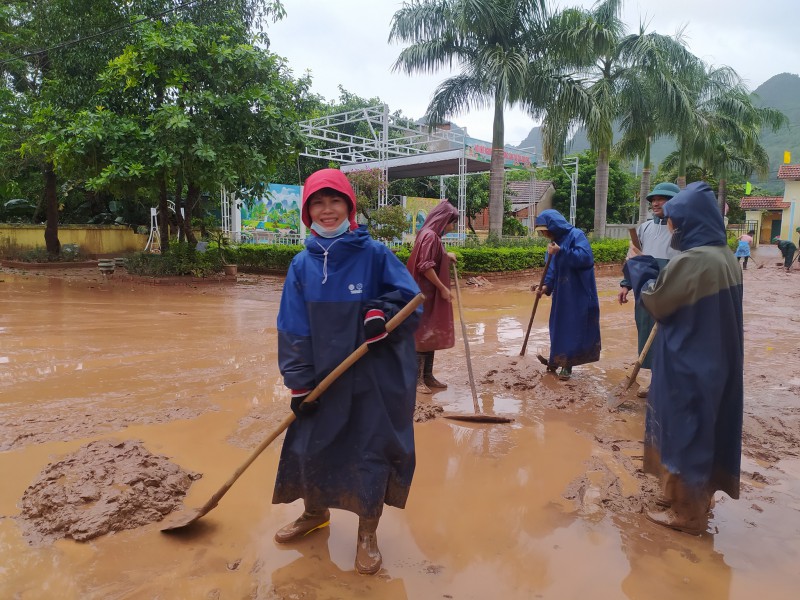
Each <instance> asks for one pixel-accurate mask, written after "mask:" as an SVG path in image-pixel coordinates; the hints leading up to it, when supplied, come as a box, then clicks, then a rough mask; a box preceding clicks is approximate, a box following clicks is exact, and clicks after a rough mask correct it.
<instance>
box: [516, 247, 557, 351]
mask: <svg viewBox="0 0 800 600" xmlns="http://www.w3.org/2000/svg"><path fill="white" fill-rule="evenodd" d="M552 259H553V255H552V254H548V255H547V260H546V261H545V263H544V271H542V279H541V280H540V281H539V289H540V290H541V289H542V286H543V285H544V278H545V277H546V276H547V270H548V269H549V268H550V261H551V260H552ZM539 298H541V295H539V294H538V293H537V294H536V300H534V301H533V310H532V311H531V319H530V321H528V330H527V331H526V332H525V339H524V340H523V341H522V350H520V351H519V355H520V356H525V349H526V348H527V347H528V337H529V336H530V335H531V327H532V326H533V317H534V316H536V308H537V307H538V306H539Z"/></svg>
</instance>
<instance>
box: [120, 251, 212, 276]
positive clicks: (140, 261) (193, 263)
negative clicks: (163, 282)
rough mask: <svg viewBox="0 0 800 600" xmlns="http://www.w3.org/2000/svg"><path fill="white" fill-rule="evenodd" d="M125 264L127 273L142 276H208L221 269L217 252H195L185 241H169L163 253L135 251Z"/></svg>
mask: <svg viewBox="0 0 800 600" xmlns="http://www.w3.org/2000/svg"><path fill="white" fill-rule="evenodd" d="M125 266H126V268H127V270H128V273H131V274H132V275H141V276H143V277H169V276H183V275H192V276H194V277H209V276H211V275H214V274H216V273H220V272H221V271H222V261H221V260H220V256H219V253H217V252H208V251H206V252H197V251H196V250H195V249H194V248H193V247H190V246H189V244H187V243H185V242H180V243H176V242H173V243H171V244H170V246H169V249H168V250H167V251H166V252H164V253H163V254H151V253H149V252H137V253H136V254H134V255H133V256H131V257H130V258H128V259H127V260H126V261H125Z"/></svg>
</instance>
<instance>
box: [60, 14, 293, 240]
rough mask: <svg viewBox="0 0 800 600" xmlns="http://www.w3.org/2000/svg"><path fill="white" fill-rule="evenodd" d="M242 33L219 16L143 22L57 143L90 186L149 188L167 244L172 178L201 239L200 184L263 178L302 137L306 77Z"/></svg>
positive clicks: (183, 225)
mask: <svg viewBox="0 0 800 600" xmlns="http://www.w3.org/2000/svg"><path fill="white" fill-rule="evenodd" d="M238 37H239V36H238V32H237V31H236V29H235V28H231V27H229V26H227V25H221V24H213V25H200V26H198V25H194V24H192V23H187V22H180V21H179V22H176V23H174V24H169V25H167V24H164V23H152V22H143V23H139V24H138V25H137V26H136V27H135V39H134V40H133V42H132V43H131V44H130V45H128V47H126V49H125V51H124V52H123V53H122V54H120V55H119V56H118V57H116V58H114V59H113V60H112V61H110V63H109V66H108V68H107V69H106V70H105V71H104V72H103V73H102V75H101V77H100V79H101V81H102V83H103V88H102V90H101V94H100V96H99V97H98V98H97V102H98V105H97V106H96V107H95V108H93V109H91V110H86V111H82V112H80V113H79V114H78V115H77V116H76V118H75V119H74V121H73V122H72V123H71V124H70V126H69V127H68V128H67V136H65V138H64V140H63V142H62V144H61V146H60V147H59V157H60V158H62V159H63V161H64V162H65V163H68V161H70V160H78V161H79V162H80V164H82V165H83V166H84V167H85V169H86V181H87V186H88V187H89V188H90V189H95V190H102V189H109V190H122V189H128V190H132V189H133V190H135V189H137V188H146V189H149V190H150V191H151V193H153V195H155V196H156V197H157V198H158V202H159V212H160V215H161V225H162V227H161V245H162V248H166V247H168V244H169V232H168V229H167V224H168V218H167V216H168V209H167V202H168V185H169V183H170V182H176V194H175V198H176V199H179V198H180V196H181V190H182V188H183V182H184V181H185V182H186V184H187V202H186V203H185V205H184V211H185V215H186V219H182V218H181V215H180V210H179V207H180V202H176V217H177V219H178V223H179V225H180V226H181V228H182V230H183V232H184V234H185V236H186V239H188V240H189V241H192V242H193V241H194V235H193V232H192V231H191V227H190V226H189V223H190V222H191V208H192V206H194V205H195V204H196V202H197V199H198V197H199V194H200V192H201V190H203V189H215V188H216V187H217V186H219V185H225V186H228V187H230V188H234V189H237V188H238V187H239V186H240V184H241V183H242V182H250V181H260V180H262V179H263V178H264V173H267V172H269V170H270V168H271V167H272V166H273V165H274V164H275V163H276V162H277V158H278V157H279V156H280V155H281V153H282V152H283V151H284V150H285V148H286V147H287V146H293V145H295V144H297V143H298V139H299V131H298V129H297V126H296V121H297V114H296V112H295V111H294V106H295V104H296V102H297V100H298V99H299V98H300V97H302V95H303V94H304V93H305V91H306V90H305V88H304V86H303V85H298V84H297V82H295V81H294V80H292V79H291V77H290V76H288V75H287V74H286V73H285V66H284V64H283V62H282V60H281V59H280V58H279V57H277V56H276V55H273V54H271V53H269V52H267V51H265V50H263V49H260V48H258V47H256V46H254V45H252V44H248V43H245V42H244V41H241V40H240V39H237V38H238ZM69 166H70V167H73V168H75V167H76V166H77V165H75V164H72V165H69Z"/></svg>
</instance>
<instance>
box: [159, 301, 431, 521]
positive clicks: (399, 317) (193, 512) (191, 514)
mask: <svg viewBox="0 0 800 600" xmlns="http://www.w3.org/2000/svg"><path fill="white" fill-rule="evenodd" d="M424 300H425V296H423V295H422V294H417V295H416V296H415V297H414V298H413V299H412V300H411V302H409V303H408V304H406V305H405V306H404V307H403V309H402V310H400V312H398V313H397V314H396V315H395V316H394V317H392V318H391V319H389V321H388V322H387V323H386V331H389V332H391V331H393V330H394V329H396V328H397V327H398V326H399V325H400V324H401V323H402V322H403V321H405V320H406V318H407V317H408V316H409V315H410V314H411V313H413V312H414V311H415V310H416V308H417V307H418V306H419V305H420V304H422V302H423V301H424ZM367 352H368V346H367V343H366V342H364V343H363V344H361V345H360V346H359V347H358V348H356V349H355V350H354V351H353V353H352V354H350V356H348V357H347V358H345V359H344V360H343V361H342V362H341V364H339V366H338V367H336V368H335V369H334V370H333V371H331V372H330V373H329V374H328V376H327V377H325V379H323V380H322V381H321V382H320V383H319V384H318V385H317V387H315V388H314V389H313V390H311V392H310V393H309V394H308V396H306V399H305V400H304V401H303V402H312V401H314V400H316V399H317V398H319V397H320V396H321V395H322V393H323V392H324V391H325V390H327V389H328V388H329V387H330V385H331V384H332V383H333V382H334V381H336V380H337V379H338V378H339V376H340V375H341V374H342V373H344V372H345V371H347V369H349V368H350V367H351V366H353V364H355V363H356V361H358V359H360V358H361V357H362V356H364V355H365V354H366V353H367ZM296 418H297V417H295V415H294V413H289V415H288V416H287V417H286V418H285V419H284V420H283V421H281V423H280V425H278V427H277V428H276V429H275V430H274V431H273V432H272V433H270V434H269V435H268V436H267V439H265V440H264V441H263V442H261V443H260V444H259V445H258V448H256V449H255V450H253V453H252V454H250V456H249V457H248V458H247V460H246V461H244V463H243V464H242V465H241V466H240V467H239V468H238V469H236V472H234V474H233V475H231V478H230V479H228V481H226V482H225V484H224V485H223V486H222V487H221V488H219V489H218V490H217V491H216V492H215V493H214V495H213V496H211V498H209V500H208V502H206V503H205V504H204V505H203V506H201V507H200V508H191V509H186V510H183V511H181V512H179V513H176V514H175V515H170V517H168V518H167V519H166V520H165V524H164V526H162V527H161V531H164V532H170V531H175V530H177V529H183V528H184V527H186V526H188V525H191V524H192V523H194V522H195V521H197V520H198V519H200V518H201V517H202V516H204V515H205V514H207V513H208V512H210V511H211V510H212V509H213V508H214V507H216V506H217V504H219V501H220V500H221V499H222V497H223V496H224V495H225V494H226V493H227V492H228V490H229V489H231V486H232V485H233V484H234V483H236V480H237V479H239V477H240V476H241V475H242V473H244V472H245V470H246V469H247V467H249V466H250V465H251V464H252V463H253V461H254V460H255V459H256V458H258V455H259V454H261V453H262V452H263V451H264V450H265V449H266V447H267V446H269V445H270V444H271V443H272V442H273V441H274V440H275V438H277V437H278V436H279V435H280V434H281V433H283V432H284V430H285V429H286V428H287V427H289V425H291V424H292V422H293V421H294V420H295V419H296Z"/></svg>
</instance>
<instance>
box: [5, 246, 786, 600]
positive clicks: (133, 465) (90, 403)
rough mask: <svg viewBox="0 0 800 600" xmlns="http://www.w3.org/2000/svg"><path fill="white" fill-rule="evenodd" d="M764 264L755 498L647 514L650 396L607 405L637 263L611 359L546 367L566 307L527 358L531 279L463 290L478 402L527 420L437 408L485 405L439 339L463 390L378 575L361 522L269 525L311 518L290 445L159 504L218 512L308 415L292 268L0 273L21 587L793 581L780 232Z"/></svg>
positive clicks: (606, 341) (570, 590)
mask: <svg viewBox="0 0 800 600" xmlns="http://www.w3.org/2000/svg"><path fill="white" fill-rule="evenodd" d="M773 254H774V256H773ZM759 258H760V259H761V260H760V262H766V264H767V267H766V268H764V269H761V270H755V269H753V268H751V269H750V270H748V271H746V272H745V274H744V275H745V338H746V353H747V356H746V359H747V360H746V372H745V381H746V391H745V393H746V397H745V431H744V456H743V474H742V481H743V485H742V497H741V498H740V499H739V500H736V501H734V500H731V499H730V498H728V497H727V496H725V495H724V494H721V493H718V495H717V503H716V507H715V508H714V510H713V514H712V516H711V518H710V519H709V529H708V532H707V533H706V534H704V535H703V536H700V537H694V536H689V535H685V534H681V533H677V532H673V531H670V530H666V529H662V528H660V527H658V526H656V525H653V524H651V523H649V522H648V521H647V520H646V519H645V518H644V514H643V512H642V511H643V510H645V509H647V508H650V507H652V505H653V498H654V493H655V490H656V487H655V484H654V482H653V481H651V480H650V479H649V478H647V477H646V476H644V475H643V474H642V473H641V471H640V467H641V451H642V445H641V438H642V431H643V424H642V420H643V405H642V402H643V401H641V400H636V399H635V397H634V395H633V394H631V396H630V397H631V400H630V401H629V402H627V403H626V404H624V405H623V406H622V407H621V408H620V410H619V411H617V412H614V413H611V412H609V411H608V410H607V409H606V400H607V398H608V395H609V393H611V392H613V391H614V390H615V389H616V387H617V386H618V385H619V384H620V383H621V382H623V381H624V379H625V376H626V368H629V367H630V364H631V363H632V362H633V361H634V360H635V358H636V356H635V352H636V350H635V328H634V324H633V305H632V304H626V305H624V306H622V307H620V306H619V305H618V304H617V303H616V290H617V283H618V280H619V277H618V276H617V275H607V276H603V277H600V278H599V279H598V285H599V288H600V295H601V314H602V336H603V354H602V358H601V361H600V362H599V363H596V364H594V365H590V366H583V367H577V368H576V369H575V370H574V375H573V379H572V380H571V381H569V382H559V381H558V380H556V379H555V378H554V377H553V376H552V375H547V374H544V366H543V365H541V364H539V362H538V361H537V360H536V358H535V354H536V352H537V351H540V350H541V351H543V352H544V353H546V352H547V345H548V334H547V327H546V324H547V317H548V311H549V307H550V305H549V302H550V300H549V299H547V298H543V299H542V301H541V302H540V305H539V309H538V311H537V315H536V319H535V321H534V326H533V330H532V333H531V339H530V341H529V344H528V353H527V356H526V357H524V358H520V357H519V356H518V355H519V350H520V347H521V344H522V338H523V334H524V328H525V327H526V326H527V323H528V319H529V317H530V310H531V308H532V305H533V295H532V294H531V293H530V292H529V291H528V289H527V288H528V286H529V285H530V283H532V282H520V283H516V284H503V285H500V284H496V285H487V286H483V287H480V288H476V287H470V286H468V285H462V292H463V301H464V318H465V321H466V323H467V329H468V335H469V342H470V350H471V354H472V357H473V368H474V372H475V375H476V384H477V389H478V395H479V399H480V410H481V411H482V412H485V413H490V414H491V413H494V414H500V415H507V416H511V417H513V418H514V419H515V421H514V422H513V423H511V424H509V425H498V424H471V423H463V422H456V421H451V420H448V419H444V418H426V416H427V417H431V416H434V417H435V414H434V412H433V411H432V410H430V408H431V406H434V405H436V406H441V407H442V408H443V409H444V410H445V411H447V412H459V413H470V412H472V411H473V405H472V397H471V394H470V389H469V383H468V378H467V369H466V363H465V354H464V346H463V341H462V339H461V338H460V329H459V328H458V327H457V328H456V332H457V339H456V347H455V348H453V349H451V350H447V351H442V352H438V353H437V356H436V369H435V371H436V374H437V376H438V377H439V379H442V380H444V381H447V382H449V384H450V388H449V389H448V390H446V391H444V392H440V393H437V394H435V395H434V396H433V398H432V399H430V398H422V397H420V398H419V399H418V401H419V403H420V408H421V410H420V418H419V422H417V423H416V425H415V434H416V440H417V471H416V474H415V478H414V483H413V485H412V489H411V495H410V497H409V502H408V506H407V508H406V509H405V510H397V509H394V508H387V510H386V511H385V513H384V517H383V519H382V520H381V524H380V527H379V529H378V539H379V542H380V547H381V550H382V552H383V557H384V563H383V569H382V570H381V571H380V572H379V574H378V575H376V576H374V577H368V576H360V575H358V574H356V573H355V571H354V568H353V560H354V555H355V537H356V522H357V519H356V517H355V516H354V515H352V514H349V513H345V512H342V511H334V513H333V517H332V524H331V527H330V528H328V529H325V530H323V531H321V532H319V533H316V534H314V535H312V536H309V537H308V538H307V539H306V540H304V541H302V542H299V543H296V544H292V545H289V546H278V545H276V544H275V543H274V542H273V540H272V536H273V534H274V532H275V530H276V529H277V528H279V527H280V526H282V525H283V524H285V523H286V522H288V521H290V520H292V519H293V518H295V517H296V516H297V514H298V513H299V512H300V510H301V507H300V506H299V505H298V504H297V503H296V504H295V505H289V506H286V505H279V506H274V505H272V504H270V499H271V495H272V485H273V482H274V475H275V469H276V464H277V459H278V453H279V450H280V443H281V441H282V438H279V439H278V440H277V441H276V442H275V443H274V444H273V445H272V446H270V447H269V448H267V450H266V451H265V452H264V453H263V454H262V455H261V456H260V457H259V458H258V460H256V461H255V462H254V463H253V465H252V466H251V467H250V468H249V469H248V470H247V471H246V472H245V473H244V475H242V477H241V478H240V479H239V481H238V482H237V483H236V484H235V485H234V486H233V487H232V488H231V490H230V491H229V492H228V493H227V495H226V496H225V497H224V498H223V499H222V501H221V502H220V504H219V506H218V507H216V508H215V509H213V510H212V511H211V512H210V513H208V514H207V515H206V516H205V517H203V518H202V519H201V520H200V521H199V522H198V523H196V524H195V526H193V527H192V528H190V529H188V530H186V531H184V532H182V533H179V534H174V535H165V534H163V533H161V532H160V531H159V523H158V522H157V519H159V518H161V515H162V513H165V512H167V511H168V510H171V508H172V507H173V505H177V506H179V507H180V506H183V505H185V506H187V507H198V506H200V505H202V504H203V503H204V502H205V501H206V500H207V499H208V498H209V497H210V496H211V494H213V493H214V492H215V491H216V490H217V489H218V488H219V487H220V486H221V485H222V484H223V483H224V482H225V481H226V480H227V479H228V478H229V477H230V476H231V474H232V473H233V472H234V471H235V469H236V468H237V467H239V466H240V464H241V463H242V462H243V461H244V460H245V459H246V458H247V456H248V455H249V453H250V451H251V450H252V449H253V448H254V447H255V446H257V445H258V443H259V442H260V441H261V440H262V439H263V438H264V437H266V435H267V434H268V433H269V432H270V431H272V429H273V428H274V427H275V426H276V425H277V424H278V423H279V422H280V420H281V419H282V418H283V417H284V416H285V415H286V414H287V411H288V396H287V393H286V390H285V389H284V387H283V385H282V381H281V377H280V374H279V373H278V369H277V364H276V335H275V318H276V313H277V307H278V304H277V303H278V299H279V296H280V290H281V285H282V280H281V279H280V278H277V277H261V276H252V275H240V277H239V282H238V283H237V284H236V285H235V286H201V287H167V288H161V287H153V286H146V285H141V284H134V283H129V282H128V283H126V282H122V281H119V280H114V278H111V279H110V280H108V281H106V280H103V279H102V278H101V277H100V276H98V275H96V274H95V273H94V272H91V271H81V272H72V273H68V272H66V271H64V272H59V273H48V274H46V275H37V274H34V273H24V272H20V271H11V270H5V271H0V415H2V418H1V419H0V474H1V475H2V482H3V483H2V485H0V598H2V599H5V598H10V599H11V598H13V599H20V600H32V599H51V598H58V599H64V600H79V599H80V600H83V599H98V600H100V599H103V600H105V599H109V598H114V599H123V598H125V599H128V598H131V599H156V598H158V599H183V598H186V599H195V598H197V599H229V598H233V599H244V598H259V599H262V598H263V599H312V600H328V599H338V598H343V599H349V598H378V599H391V600H400V599H429V598H452V599H456V600H463V599H484V598H510V599H527V598H546V599H564V598H576V599H577V598H604V599H605V598H609V599H616V598H630V599H637V600H645V599H647V600H650V599H662V598H663V599H672V598H678V597H680V598H684V599H742V600H744V599H751V598H754V597H756V598H763V599H765V600H767V599H769V600H772V599H776V600H782V599H787V600H788V599H790V598H791V599H793V598H796V597H797V594H798V592H797V590H798V584H800V568H798V564H800V456H799V454H800V359H798V348H800V314H798V311H797V298H798V290H800V271H795V272H794V273H792V274H789V275H785V274H784V273H783V272H782V269H780V268H778V267H776V266H775V263H776V262H777V260H778V257H777V253H776V251H775V249H774V248H772V247H766V248H761V249H760V250H759V255H757V256H756V259H757V260H758V259H759ZM457 318H458V315H456V319H457ZM643 375H644V374H643ZM645 380H646V377H645V376H642V375H640V381H645ZM635 388H636V386H634V391H635ZM123 454H124V456H123ZM200 475H201V477H199V478H197V477H198V476H200ZM167 480H169V481H171V482H172V483H173V484H174V486H172V487H169V488H165V487H164V485H163V482H164V481H167ZM34 484H35V485H34ZM184 486H188V494H187V495H186V497H185V498H184V499H183V500H184V504H183V505H182V504H181V503H180V500H181V497H182V495H183V491H182V490H183V489H185V487H184ZM165 489H166V490H167V492H166V493H161V495H159V494H157V493H155V492H164V490H165ZM43 490H48V491H47V492H45V491H43ZM37 494H38V495H37ZM145 499H147V502H145ZM45 500H46V501H47V502H49V504H47V503H46V502H45ZM37 503H38V504H37ZM59 503H60V506H59ZM65 505H66V506H76V507H77V506H82V507H83V508H82V509H81V511H82V512H76V511H71V513H70V514H67V515H65V514H59V515H58V518H59V519H61V520H62V521H63V520H66V521H70V520H71V521H70V523H71V526H72V527H73V529H71V530H70V529H69V528H68V527H63V528H61V529H59V528H58V527H56V526H55V525H53V524H54V523H55V522H56V521H55V518H54V514H53V512H52V511H54V508H55V507H58V508H63V507H64V506H65ZM32 507H34V508H32ZM36 507H38V508H36ZM37 510H38V511H39V512H40V513H41V514H40V515H39V525H38V528H37V526H35V525H36V523H35V521H36V520H35V519H34V518H33V513H35V512H36V511H37ZM142 515H145V517H146V518H144V519H141V517H142ZM137 518H139V520H137ZM60 522H61V521H59V523H60ZM48 523H49V524H50V525H51V529H52V531H50V535H45V534H44V533H43V532H42V528H45V529H46V528H47V524H48ZM142 523H144V524H142ZM126 527H130V528H126ZM67 531H73V532H74V531H78V536H77V537H83V538H85V539H86V540H87V541H81V542H79V541H75V539H72V537H64V535H65V532H67ZM106 532H107V533H106ZM45 533H46V532H45ZM73 537H75V536H73Z"/></svg>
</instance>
